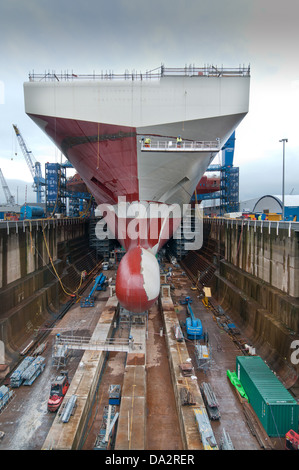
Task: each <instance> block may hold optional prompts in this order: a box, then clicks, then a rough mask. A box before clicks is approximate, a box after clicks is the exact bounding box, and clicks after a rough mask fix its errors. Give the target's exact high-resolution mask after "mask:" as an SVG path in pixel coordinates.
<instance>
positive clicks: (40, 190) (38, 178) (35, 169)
mask: <svg viewBox="0 0 299 470" xmlns="http://www.w3.org/2000/svg"><path fill="white" fill-rule="evenodd" d="M13 128H14V130H15V133H16V136H17V139H18V142H19V145H20V147H21V150H22V152H23V155H24V157H25V160H26V163H27V165H28V167H29V170H30V173H31V175H32V178H33V190H34V192H36V202H37V203H41V202H44V199H45V191H44V186H45V179H44V178H43V176H42V170H41V164H40V162H37V161H36V160H35V158H34V156H33V154H32V152H31V151H30V150H28V148H27V146H26V144H25V142H24V139H23V137H22V135H21V133H20V131H19V129H18V127H17V126H16V125H15V124H13Z"/></svg>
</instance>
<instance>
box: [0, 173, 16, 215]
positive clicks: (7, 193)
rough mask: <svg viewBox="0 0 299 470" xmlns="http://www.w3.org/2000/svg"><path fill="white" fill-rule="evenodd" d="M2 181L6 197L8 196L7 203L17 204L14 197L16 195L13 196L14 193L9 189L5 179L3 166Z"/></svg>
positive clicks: (0, 176) (0, 179)
mask: <svg viewBox="0 0 299 470" xmlns="http://www.w3.org/2000/svg"><path fill="white" fill-rule="evenodd" d="M0 181H1V184H2V188H3V191H4V194H5V197H6V202H7V204H11V205H12V206H14V205H15V198H14V196H12V194H11V192H10V190H9V187H8V185H7V183H6V181H5V178H4V176H3V173H2V170H1V168H0Z"/></svg>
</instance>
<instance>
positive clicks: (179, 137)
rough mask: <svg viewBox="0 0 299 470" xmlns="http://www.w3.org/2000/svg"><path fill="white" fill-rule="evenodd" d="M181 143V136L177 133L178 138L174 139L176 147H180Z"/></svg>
mask: <svg viewBox="0 0 299 470" xmlns="http://www.w3.org/2000/svg"><path fill="white" fill-rule="evenodd" d="M181 144H182V138H181V136H180V135H179V136H178V138H177V140H176V145H177V147H181Z"/></svg>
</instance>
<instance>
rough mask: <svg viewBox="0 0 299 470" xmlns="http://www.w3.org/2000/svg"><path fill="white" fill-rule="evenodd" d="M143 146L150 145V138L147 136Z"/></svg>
mask: <svg viewBox="0 0 299 470" xmlns="http://www.w3.org/2000/svg"><path fill="white" fill-rule="evenodd" d="M144 146H145V147H150V146H151V139H150V138H149V137H147V138H146V139H145V141H144Z"/></svg>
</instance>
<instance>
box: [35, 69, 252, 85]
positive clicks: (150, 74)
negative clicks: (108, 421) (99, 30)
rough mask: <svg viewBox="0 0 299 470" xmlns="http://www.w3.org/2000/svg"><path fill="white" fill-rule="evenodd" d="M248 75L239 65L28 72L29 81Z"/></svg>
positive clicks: (247, 70)
mask: <svg viewBox="0 0 299 470" xmlns="http://www.w3.org/2000/svg"><path fill="white" fill-rule="evenodd" d="M170 76H172V77H224V76H225V77H248V76H250V66H248V67H246V66H244V65H243V66H239V67H238V68H225V67H223V66H222V67H218V66H215V65H205V66H204V67H195V66H194V65H189V66H186V67H183V68H167V67H164V66H163V65H161V67H158V68H156V69H153V70H148V71H146V72H137V71H136V70H132V71H131V72H130V71H129V70H126V71H125V72H124V73H123V74H117V73H114V72H113V71H112V70H109V71H108V70H106V71H105V72H104V71H101V73H96V72H93V73H91V74H76V73H74V72H73V71H65V72H60V73H59V72H56V71H45V72H44V73H36V72H34V71H32V72H30V73H29V81H32V82H36V81H58V82H59V81H73V80H150V79H160V78H161V77H170Z"/></svg>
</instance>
